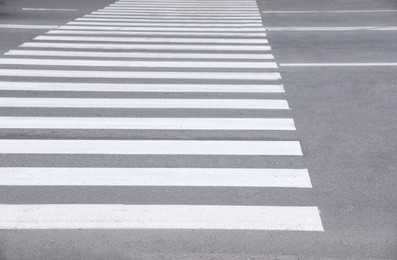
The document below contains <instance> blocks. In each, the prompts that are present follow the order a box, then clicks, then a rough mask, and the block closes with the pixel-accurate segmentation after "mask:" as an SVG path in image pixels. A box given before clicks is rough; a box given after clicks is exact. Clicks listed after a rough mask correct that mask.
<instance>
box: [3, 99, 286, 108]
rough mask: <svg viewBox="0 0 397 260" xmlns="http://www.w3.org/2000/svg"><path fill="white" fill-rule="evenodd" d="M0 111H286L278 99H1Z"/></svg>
mask: <svg viewBox="0 0 397 260" xmlns="http://www.w3.org/2000/svg"><path fill="white" fill-rule="evenodd" d="M0 107H52V108H61V107H64V108H66V107H68V108H181V109H184V108H189V109H289V107H288V103H287V101H285V100H281V99H144V98H140V99H119V98H113V99H111V98H108V99H106V98H9V97H2V98H0Z"/></svg>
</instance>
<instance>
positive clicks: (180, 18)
mask: <svg viewBox="0 0 397 260" xmlns="http://www.w3.org/2000/svg"><path fill="white" fill-rule="evenodd" d="M83 17H105V18H129V19H134V20H141V19H145V20H148V21H157V20H160V19H164V21H167V20H170V19H171V20H176V21H185V20H192V21H195V22H203V23H204V22H205V23H206V22H208V21H211V22H219V21H222V20H224V21H225V22H231V23H233V22H234V23H239V22H244V21H258V22H262V19H260V17H259V18H258V17H255V18H253V17H240V16H239V17H234V18H233V17H230V16H226V17H219V16H203V17H199V16H192V17H188V16H180V15H175V16H171V15H156V16H155V17H153V16H151V15H147V14H142V15H119V14H86V15H84V16H83Z"/></svg>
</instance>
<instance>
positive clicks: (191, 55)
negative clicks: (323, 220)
mask: <svg viewBox="0 0 397 260" xmlns="http://www.w3.org/2000/svg"><path fill="white" fill-rule="evenodd" d="M5 55H23V56H49V57H52V56H58V57H92V58H101V57H106V58H126V59H128V58H156V59H212V60H215V59H236V60H237V59H239V60H269V59H274V56H273V55H272V54H262V53H258V54H249V53H247V54H238V53H175V52H91V51H90V52H87V51H81V52H79V51H39V50H10V51H8V52H6V53H5Z"/></svg>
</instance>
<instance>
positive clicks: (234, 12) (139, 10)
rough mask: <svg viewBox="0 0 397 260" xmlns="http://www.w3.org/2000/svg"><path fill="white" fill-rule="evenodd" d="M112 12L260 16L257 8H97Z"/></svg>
mask: <svg viewBox="0 0 397 260" xmlns="http://www.w3.org/2000/svg"><path fill="white" fill-rule="evenodd" d="M101 11H103V12H113V13H118V12H125V13H129V12H131V13H149V14H161V13H163V14H164V13H166V14H174V15H176V14H229V15H233V14H244V15H245V14H247V15H255V16H258V17H259V16H260V15H259V12H258V11H257V10H253V11H243V12H241V11H239V10H223V11H222V10H213V11H211V10H195V9H191V10H183V11H178V10H159V9H157V10H156V9H155V10H148V9H135V10H131V9H112V8H104V9H99V10H98V12H101Z"/></svg>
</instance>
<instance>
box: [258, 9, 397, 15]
mask: <svg viewBox="0 0 397 260" xmlns="http://www.w3.org/2000/svg"><path fill="white" fill-rule="evenodd" d="M391 12H397V10H394V9H388V10H305V11H262V13H264V14H315V13H320V14H322V13H391Z"/></svg>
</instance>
